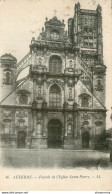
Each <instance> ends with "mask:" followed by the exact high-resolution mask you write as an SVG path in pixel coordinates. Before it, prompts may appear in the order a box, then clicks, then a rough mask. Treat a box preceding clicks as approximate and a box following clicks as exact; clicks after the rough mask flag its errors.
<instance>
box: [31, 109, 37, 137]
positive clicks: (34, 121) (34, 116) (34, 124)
mask: <svg viewBox="0 0 112 194" xmlns="http://www.w3.org/2000/svg"><path fill="white" fill-rule="evenodd" d="M32 117H33V136H35V134H36V127H37V126H36V111H35V110H33V113H32Z"/></svg>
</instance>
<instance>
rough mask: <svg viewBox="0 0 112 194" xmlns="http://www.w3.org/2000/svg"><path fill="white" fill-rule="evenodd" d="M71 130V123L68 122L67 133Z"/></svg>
mask: <svg viewBox="0 0 112 194" xmlns="http://www.w3.org/2000/svg"><path fill="white" fill-rule="evenodd" d="M71 132H72V125H71V123H69V124H68V133H71Z"/></svg>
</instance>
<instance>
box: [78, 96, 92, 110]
mask: <svg viewBox="0 0 112 194" xmlns="http://www.w3.org/2000/svg"><path fill="white" fill-rule="evenodd" d="M79 98H80V100H81V107H89V101H90V98H91V96H90V95H89V94H86V93H83V94H80V96H79Z"/></svg>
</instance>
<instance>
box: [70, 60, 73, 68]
mask: <svg viewBox="0 0 112 194" xmlns="http://www.w3.org/2000/svg"><path fill="white" fill-rule="evenodd" d="M69 67H70V68H73V63H72V60H70V62H69Z"/></svg>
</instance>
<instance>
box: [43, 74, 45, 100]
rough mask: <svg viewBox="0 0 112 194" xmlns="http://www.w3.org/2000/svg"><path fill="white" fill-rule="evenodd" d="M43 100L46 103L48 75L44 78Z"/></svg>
mask: <svg viewBox="0 0 112 194" xmlns="http://www.w3.org/2000/svg"><path fill="white" fill-rule="evenodd" d="M43 81H44V86H43V99H44V101H46V75H45V76H44V80H43Z"/></svg>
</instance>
